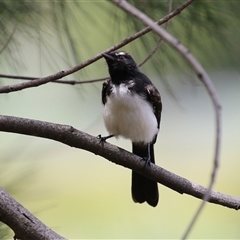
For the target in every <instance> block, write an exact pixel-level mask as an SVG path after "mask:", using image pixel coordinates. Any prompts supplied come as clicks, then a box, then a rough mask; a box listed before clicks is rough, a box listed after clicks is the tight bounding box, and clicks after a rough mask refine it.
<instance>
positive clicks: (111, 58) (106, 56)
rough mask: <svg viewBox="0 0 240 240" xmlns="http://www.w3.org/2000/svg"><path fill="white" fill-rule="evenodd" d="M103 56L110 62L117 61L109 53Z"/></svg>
mask: <svg viewBox="0 0 240 240" xmlns="http://www.w3.org/2000/svg"><path fill="white" fill-rule="evenodd" d="M102 55H103V57H104V58H105V59H110V60H113V61H114V60H115V59H114V57H113V56H111V55H110V54H108V53H103V54H102Z"/></svg>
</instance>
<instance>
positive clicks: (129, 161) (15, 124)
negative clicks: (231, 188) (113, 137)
mask: <svg viewBox="0 0 240 240" xmlns="http://www.w3.org/2000/svg"><path fill="white" fill-rule="evenodd" d="M0 131H3V132H12V133H19V134H24V135H29V136H36V137H41V138H46V139H52V140H54V141H57V142H61V143H63V144H66V145H68V146H71V147H75V148H79V149H83V150H86V151H89V152H92V153H94V154H96V155H99V156H101V157H103V158H106V159H108V160H109V161H111V162H113V163H116V164H118V165H121V166H124V167H126V168H129V169H132V170H134V171H136V172H138V173H140V174H142V175H144V176H146V177H148V178H151V179H153V180H155V181H157V182H159V183H161V184H162V185H164V186H166V187H168V188H170V189H172V190H174V191H176V192H178V193H181V194H184V193H185V194H188V195H191V196H193V197H196V198H199V199H202V198H203V197H204V196H205V194H206V193H207V192H208V189H207V188H205V187H203V186H201V185H198V184H196V183H193V182H191V181H189V180H187V179H185V178H183V177H180V176H178V175H176V174H174V173H172V172H169V171H167V170H165V169H163V168H161V167H159V166H157V165H155V164H151V167H149V168H145V170H144V171H143V169H144V162H143V161H141V158H140V157H138V156H137V155H134V154H132V153H130V152H128V151H126V150H124V149H122V148H119V147H117V146H114V145H112V144H110V143H107V142H106V143H104V144H101V143H100V142H99V139H98V138H97V137H93V136H91V135H89V134H87V133H84V132H81V131H79V130H77V129H75V128H73V127H71V126H68V125H61V124H54V123H49V122H43V121H37V120H31V119H25V118H18V117H12V116H3V115H0ZM208 201H209V202H211V203H215V204H218V205H222V206H225V207H228V208H232V209H236V210H239V209H240V198H237V197H233V196H230V195H227V194H223V193H220V192H216V191H211V192H210V195H209V198H208Z"/></svg>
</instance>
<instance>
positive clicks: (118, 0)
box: [112, 0, 222, 239]
mask: <svg viewBox="0 0 240 240" xmlns="http://www.w3.org/2000/svg"><path fill="white" fill-rule="evenodd" d="M112 1H113V3H115V4H116V5H117V6H118V7H120V8H122V9H123V10H124V11H126V12H128V13H130V14H132V15H133V16H135V17H137V18H138V19H140V20H141V21H142V22H143V23H144V24H145V25H147V26H149V27H150V28H151V29H152V30H153V31H154V32H155V33H157V34H158V35H159V36H160V37H162V38H163V39H164V40H165V41H166V43H168V44H169V45H170V46H172V47H173V48H175V49H176V50H177V51H178V52H179V53H181V55H182V56H183V57H184V58H185V60H186V61H187V62H188V63H189V64H190V66H192V68H193V69H194V70H195V72H196V74H197V76H198V78H199V79H200V81H202V83H203V84H204V86H205V87H206V89H207V91H208V93H209V95H210V97H211V100H212V102H213V105H214V109H215V117H216V141H215V153H214V159H213V169H212V175H211V178H210V183H209V186H208V190H207V191H206V193H205V194H204V196H203V201H202V203H201V205H200V207H199V209H198V211H197V212H196V213H195V215H194V217H193V219H192V221H191V222H190V224H189V227H188V228H187V230H186V232H185V233H184V235H183V239H186V238H187V236H188V234H189V233H190V231H191V229H192V228H193V226H194V224H195V222H196V220H197V218H198V217H199V215H200V213H201V211H202V209H203V207H204V205H205V203H206V201H208V200H209V197H210V195H211V192H212V188H213V185H214V183H215V180H216V175H217V170H218V167H219V161H220V142H221V122H222V120H221V105H220V101H219V98H218V94H217V91H216V90H215V87H214V85H213V83H212V81H211V79H210V77H209V76H208V74H207V72H206V71H205V70H204V68H203V67H202V66H201V64H200V63H199V62H198V61H197V59H196V58H195V57H194V56H193V55H192V54H191V53H190V51H189V50H188V49H187V48H186V47H185V46H184V45H183V44H181V43H180V42H179V41H178V40H177V39H175V38H174V37H173V36H172V35H170V34H169V33H168V32H167V31H166V30H165V29H163V28H161V27H159V26H158V25H157V24H156V23H155V22H154V21H153V20H152V19H151V18H149V17H148V16H147V15H146V14H144V13H143V12H141V11H140V10H138V9H137V8H135V7H134V6H132V5H131V4H129V3H128V2H127V1H125V0H112ZM193 1H194V0H189V1H188V2H193Z"/></svg>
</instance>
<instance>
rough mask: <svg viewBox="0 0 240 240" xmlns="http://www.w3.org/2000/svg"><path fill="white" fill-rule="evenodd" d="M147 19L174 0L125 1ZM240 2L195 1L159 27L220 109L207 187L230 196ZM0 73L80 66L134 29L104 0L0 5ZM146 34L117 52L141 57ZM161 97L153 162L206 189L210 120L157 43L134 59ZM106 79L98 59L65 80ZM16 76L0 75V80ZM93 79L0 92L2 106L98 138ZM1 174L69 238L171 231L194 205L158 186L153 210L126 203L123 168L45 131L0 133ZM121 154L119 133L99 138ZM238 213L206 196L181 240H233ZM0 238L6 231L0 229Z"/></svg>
mask: <svg viewBox="0 0 240 240" xmlns="http://www.w3.org/2000/svg"><path fill="white" fill-rule="evenodd" d="M130 2H131V3H133V4H135V5H136V6H137V7H139V8H140V9H141V10H142V11H144V12H145V13H147V14H148V15H149V16H151V17H152V18H153V19H154V20H158V19H160V18H162V17H164V16H165V15H166V14H167V13H168V12H169V10H171V9H172V10H174V9H176V8H177V7H178V6H180V5H181V4H182V3H183V2H184V1H144V2H141V4H140V3H139V2H138V1H130ZM239 11H240V4H239V3H238V2H237V1H218V2H217V3H216V2H215V1H195V2H194V3H193V4H192V5H191V6H189V7H188V8H187V9H185V10H184V11H183V12H182V13H181V14H180V15H178V16H176V17H174V18H173V19H172V20H171V21H170V22H169V24H168V31H169V32H170V33H171V34H173V35H174V36H175V37H176V38H178V39H179V40H180V41H181V42H182V43H183V44H184V45H185V46H187V47H188V48H189V49H190V50H191V51H192V52H193V54H194V55H195V56H196V58H197V59H198V60H199V61H200V63H201V64H202V65H203V66H204V68H205V69H206V70H207V72H208V74H209V75H210V77H211V78H212V80H213V83H214V85H215V87H216V89H217V91H218V94H219V97H220V100H221V104H222V114H223V139H222V149H221V164H220V168H219V172H218V177H217V182H216V184H215V186H214V190H216V191H219V192H223V193H226V194H229V195H233V196H238V197H240V188H239V182H240V175H239V169H240V124H239V123H240V108H239V106H240V97H239V91H240V81H239V80H240V71H239V64H240V58H239V56H240V48H239V41H240V30H239V24H240V19H239ZM0 25H1V27H0V33H1V34H0V67H1V68H0V69H1V70H0V74H9V75H20V76H33V77H43V76H47V75H50V74H53V73H56V72H58V71H60V70H65V69H68V68H70V67H73V66H75V65H76V64H79V63H81V62H83V61H85V60H87V59H88V58H91V57H93V56H95V55H96V54H98V53H100V52H102V51H104V50H105V49H107V48H109V47H110V46H112V45H114V44H116V43H118V42H119V41H121V40H123V39H124V38H126V37H127V36H129V35H131V34H134V33H135V32H136V31H138V30H140V29H142V28H143V27H144V26H142V25H141V23H139V22H138V21H137V20H135V19H133V18H132V17H131V16H128V15H127V14H125V13H123V12H122V11H121V10H120V9H118V8H117V7H116V6H115V5H112V4H111V3H110V1H70V2H69V1H66V0H62V1H52V0H49V1H47V2H45V1H44V2H41V1H14V2H12V1H1V2H0ZM158 40H159V38H158V37H157V36H156V35H154V34H153V33H149V34H147V35H146V36H143V37H142V38H140V39H138V40H136V41H134V42H132V43H130V44H129V45H127V46H125V47H124V48H122V50H126V51H129V52H130V53H131V54H132V55H133V57H134V58H135V60H136V61H137V62H138V63H140V62H141V61H142V60H144V59H145V58H146V57H147V55H148V54H149V53H150V52H151V51H152V50H153V49H154V48H155V46H156V45H157V42H158ZM141 70H142V71H143V72H144V73H146V74H147V75H148V76H149V77H150V78H151V79H152V81H153V82H154V84H155V85H156V86H157V88H158V89H159V91H160V93H161V96H162V101H163V113H162V122H161V130H160V133H159V136H158V141H157V143H156V145H155V149H156V150H155V152H156V153H155V155H156V156H155V158H156V162H157V164H158V165H160V166H161V167H163V168H166V169H167V170H169V171H172V172H174V173H176V174H178V175H180V176H182V177H185V178H187V179H189V180H191V181H193V182H196V183H199V184H201V185H203V186H207V185H208V184H209V181H210V174H211V171H212V165H213V156H214V144H215V116H214V109H213V106H212V103H211V100H210V98H209V96H208V94H207V93H206V90H205V88H204V87H203V85H202V84H201V82H200V81H198V79H197V78H196V76H195V74H194V72H193V71H192V70H191V69H190V68H189V66H188V65H187V64H186V63H185V61H184V59H183V58H181V56H179V55H178V54H177V53H176V52H175V51H174V50H172V49H171V48H170V47H168V46H167V44H165V43H162V44H161V46H160V48H159V50H158V51H157V53H156V54H155V55H154V56H153V57H152V58H151V60H149V61H148V62H147V63H146V64H144V65H143V67H141ZM107 76H108V70H107V66H106V63H105V61H104V60H103V59H100V60H99V61H97V62H95V63H94V64H92V65H91V66H89V67H87V68H85V69H83V70H81V71H79V72H78V73H76V74H74V75H70V76H67V77H66V78H64V80H76V81H84V80H92V79H96V78H102V77H107ZM22 81H23V80H21V81H20V80H14V79H7V78H0V84H1V85H8V84H15V83H19V82H22ZM101 86H102V82H97V83H91V84H78V85H74V86H72V85H67V84H58V83H48V84H45V85H42V86H39V87H37V88H29V89H25V90H22V91H19V92H13V93H9V94H2V95H0V114H4V115H12V116H18V117H24V118H31V119H36V120H42V121H48V122H54V123H60V124H68V125H71V126H73V127H75V128H77V129H79V130H81V131H84V132H87V133H89V134H92V135H94V136H97V135H98V134H102V135H106V134H107V132H106V130H105V127H104V124H103V120H102V108H103V107H102V104H101ZM0 142H1V144H0V164H1V168H0V169H1V170H0V171H1V174H0V181H1V187H3V188H4V189H5V190H6V191H7V192H8V193H9V194H10V195H11V196H12V197H14V198H15V199H16V200H17V201H19V202H20V203H21V204H22V205H23V206H25V207H26V208H27V209H28V210H29V211H31V212H32V213H33V214H34V215H35V216H36V217H38V218H39V219H40V220H41V221H43V222H44V223H45V224H46V225H48V226H49V227H51V228H52V229H54V230H55V231H56V232H58V233H59V234H61V235H62V236H64V237H66V238H69V239H81V238H84V239H88V238H91V239H94V238H95V239H98V238H102V239H106V238H109V239H110V238H125V239H138V238H142V239H151V238H155V239H177V238H180V237H181V236H182V235H183V233H184V231H185V229H186V227H187V226H188V224H189V222H190V220H191V219H192V217H193V215H194V213H195V211H196V210H197V208H198V206H199V205H200V203H201V201H200V200H198V199H195V198H193V197H191V196H187V195H180V194H178V193H176V192H174V191H172V190H170V189H168V188H166V187H164V186H161V185H159V189H160V203H159V205H158V206H157V207H156V208H151V207H149V206H148V205H146V204H142V205H139V204H135V203H133V201H132V199H131V193H130V186H131V172H130V170H128V169H125V168H123V167H121V166H117V165H115V164H112V163H111V162H109V161H107V160H105V159H103V158H101V157H99V156H95V155H94V154H92V153H89V152H86V151H83V150H81V149H74V148H70V147H68V146H65V145H63V144H61V143H58V142H54V141H51V140H47V139H40V138H34V137H29V136H24V135H17V134H12V133H3V132H1V133H0ZM109 142H111V143H112V144H116V145H118V146H120V147H122V148H125V149H126V150H129V151H130V150H131V143H130V141H128V140H124V139H120V140H118V141H117V140H115V139H111V140H109ZM239 223H240V214H239V212H237V211H235V210H232V209H227V208H225V207H222V206H218V205H214V204H207V206H206V207H205V209H204V211H203V212H202V214H201V216H200V218H199V219H198V221H197V224H196V226H195V227H194V229H193V231H192V232H191V234H190V238H194V239H195V238H197V239H221V238H222V239H239V238H240V228H239ZM0 234H1V235H0V238H1V239H8V238H12V233H11V231H9V230H8V229H7V228H6V227H4V226H3V225H1V226H0Z"/></svg>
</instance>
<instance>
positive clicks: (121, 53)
mask: <svg viewBox="0 0 240 240" xmlns="http://www.w3.org/2000/svg"><path fill="white" fill-rule="evenodd" d="M116 55H117V56H118V55H126V53H125V52H117V53H116Z"/></svg>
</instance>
